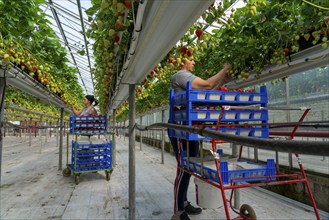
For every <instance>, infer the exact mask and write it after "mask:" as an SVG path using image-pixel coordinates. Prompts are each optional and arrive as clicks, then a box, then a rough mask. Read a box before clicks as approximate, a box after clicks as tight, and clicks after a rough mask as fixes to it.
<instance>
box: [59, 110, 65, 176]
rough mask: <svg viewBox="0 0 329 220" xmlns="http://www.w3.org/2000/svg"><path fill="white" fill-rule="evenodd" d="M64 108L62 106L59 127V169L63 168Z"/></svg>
mask: <svg viewBox="0 0 329 220" xmlns="http://www.w3.org/2000/svg"><path fill="white" fill-rule="evenodd" d="M63 120H64V108H61V116H60V129H59V135H60V136H59V158H58V170H62V162H63V126H64V122H63Z"/></svg>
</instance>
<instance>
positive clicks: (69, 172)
mask: <svg viewBox="0 0 329 220" xmlns="http://www.w3.org/2000/svg"><path fill="white" fill-rule="evenodd" d="M62 174H63V176H65V177H69V176H71V170H70V169H69V168H65V169H64V170H63V172H62Z"/></svg>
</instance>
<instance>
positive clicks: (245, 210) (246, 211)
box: [240, 204, 257, 220]
mask: <svg viewBox="0 0 329 220" xmlns="http://www.w3.org/2000/svg"><path fill="white" fill-rule="evenodd" d="M240 214H241V216H242V217H244V216H245V217H247V218H248V219H251V220H257V217H256V213H255V211H254V209H253V208H251V206H250V205H247V204H243V205H242V206H241V207H240Z"/></svg>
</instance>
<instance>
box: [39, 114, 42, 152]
mask: <svg viewBox="0 0 329 220" xmlns="http://www.w3.org/2000/svg"><path fill="white" fill-rule="evenodd" d="M41 124H42V115H41V116H40V123H39V126H41ZM39 136H40V145H41V147H42V129H39Z"/></svg>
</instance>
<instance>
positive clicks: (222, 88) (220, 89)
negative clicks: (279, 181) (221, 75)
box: [218, 86, 228, 92]
mask: <svg viewBox="0 0 329 220" xmlns="http://www.w3.org/2000/svg"><path fill="white" fill-rule="evenodd" d="M218 90H219V91H222V92H227V91H228V88H226V87H224V86H220V87H218Z"/></svg>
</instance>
